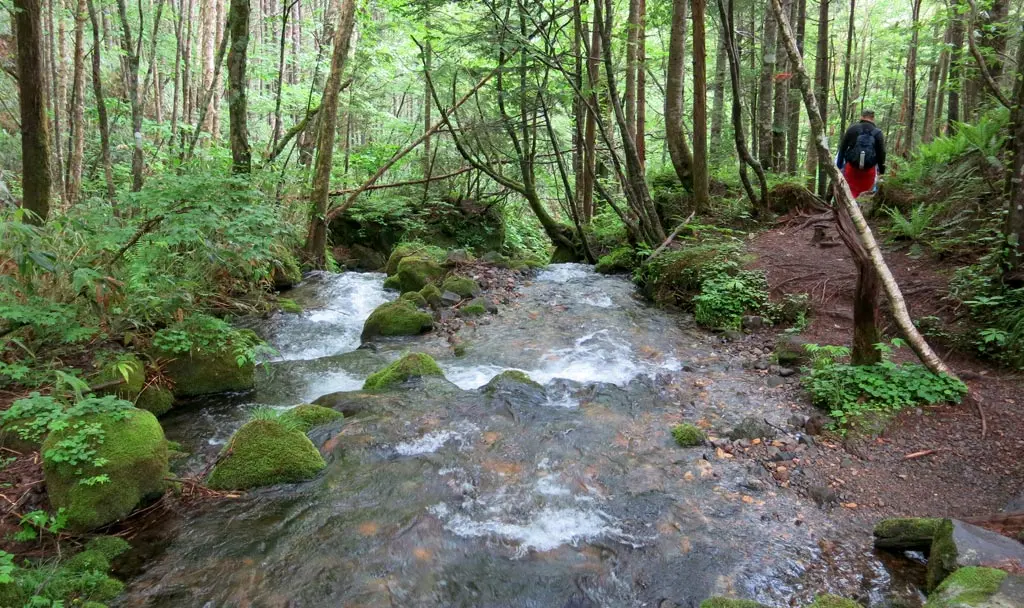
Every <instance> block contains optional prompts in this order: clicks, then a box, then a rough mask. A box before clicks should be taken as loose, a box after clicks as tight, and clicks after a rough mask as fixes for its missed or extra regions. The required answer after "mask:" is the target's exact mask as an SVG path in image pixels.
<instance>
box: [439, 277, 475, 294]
mask: <svg viewBox="0 0 1024 608" xmlns="http://www.w3.org/2000/svg"><path fill="white" fill-rule="evenodd" d="M441 290H442V291H450V292H452V293H457V294H459V295H460V296H462V297H463V298H472V297H474V296H476V295H478V294H479V293H480V286H479V285H477V283H476V281H474V280H473V279H471V278H469V277H460V276H450V277H448V278H447V279H445V280H444V283H442V284H441Z"/></svg>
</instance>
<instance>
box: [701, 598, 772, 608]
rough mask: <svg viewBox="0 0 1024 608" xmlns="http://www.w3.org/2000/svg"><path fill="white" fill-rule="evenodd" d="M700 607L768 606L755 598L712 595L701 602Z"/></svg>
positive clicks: (760, 607) (763, 607)
mask: <svg viewBox="0 0 1024 608" xmlns="http://www.w3.org/2000/svg"><path fill="white" fill-rule="evenodd" d="M700 608H768V607H767V606H765V605H764V604H759V603H757V602H755V601H754V600H734V599H730V598H727V597H711V598H708V599H706V600H704V601H703V602H701V603H700Z"/></svg>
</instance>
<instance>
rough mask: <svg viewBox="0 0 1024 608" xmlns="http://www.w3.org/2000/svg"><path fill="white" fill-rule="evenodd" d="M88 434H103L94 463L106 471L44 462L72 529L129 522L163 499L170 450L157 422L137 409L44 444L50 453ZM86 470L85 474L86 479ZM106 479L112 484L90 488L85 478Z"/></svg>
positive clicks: (98, 418)
mask: <svg viewBox="0 0 1024 608" xmlns="http://www.w3.org/2000/svg"><path fill="white" fill-rule="evenodd" d="M95 425H98V427H97V426H95ZM86 428H99V429H102V431H103V441H102V443H96V444H95V446H94V449H95V454H94V455H92V456H91V457H90V460H94V461H95V460H102V461H104V464H103V466H101V467H93V466H89V464H91V463H89V464H85V465H84V466H83V463H75V464H72V463H69V462H66V461H65V462H56V461H55V460H53V459H52V458H44V459H43V473H44V475H45V477H46V488H47V493H48V494H49V497H50V504H52V505H53V508H54V509H61V508H63V509H64V510H65V513H66V515H67V517H68V528H69V529H71V530H75V531H85V530H92V529H94V528H98V527H100V526H103V525H106V524H109V523H112V522H115V521H117V520H119V519H122V518H124V517H126V516H127V515H128V514H129V513H131V512H132V510H133V509H135V507H136V506H138V505H139V504H140V503H141V502H143V501H144V500H146V499H148V498H153V497H156V496H159V495H160V494H162V493H163V491H164V488H165V486H166V485H167V484H166V481H165V480H164V478H165V477H167V475H168V465H167V461H168V449H167V439H166V438H165V437H164V431H163V429H162V428H160V423H159V422H157V420H156V416H154V415H153V414H151V413H149V412H147V411H144V410H140V409H137V408H132V409H129V410H127V411H125V412H118V413H115V414H102V415H94V416H87V417H84V418H81V419H78V420H76V421H73V422H72V423H71V424H70V425H69V426H68V427H67V428H65V429H62V430H59V431H53V432H51V433H50V435H49V436H48V437H47V438H46V440H45V441H44V442H43V445H42V448H41V451H42V452H43V453H45V452H46V451H48V450H52V449H54V448H56V447H57V445H58V443H60V442H61V441H64V440H66V439H69V438H71V437H74V436H77V435H78V434H79V432H80V431H82V430H83V429H86ZM83 468H84V469H85V472H84V473H83ZM97 475H105V476H107V478H108V481H106V482H103V483H93V484H84V483H81V481H82V479H83V478H86V477H93V476H97Z"/></svg>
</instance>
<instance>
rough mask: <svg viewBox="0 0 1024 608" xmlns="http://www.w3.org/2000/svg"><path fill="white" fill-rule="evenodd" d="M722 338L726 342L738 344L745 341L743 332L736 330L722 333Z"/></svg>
mask: <svg viewBox="0 0 1024 608" xmlns="http://www.w3.org/2000/svg"><path fill="white" fill-rule="evenodd" d="M722 338H723V339H724V340H725V341H726V342H738V341H740V340H742V339H743V332H739V331H736V330H735V329H727V330H725V331H723V332H722Z"/></svg>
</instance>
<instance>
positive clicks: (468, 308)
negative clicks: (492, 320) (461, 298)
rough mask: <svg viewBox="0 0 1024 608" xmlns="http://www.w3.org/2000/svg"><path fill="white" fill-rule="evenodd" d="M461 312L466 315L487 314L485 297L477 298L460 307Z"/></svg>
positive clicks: (478, 315)
mask: <svg viewBox="0 0 1024 608" xmlns="http://www.w3.org/2000/svg"><path fill="white" fill-rule="evenodd" d="M459 314H460V315H462V316H464V317H481V316H483V315H485V314H487V303H486V302H484V300H483V298H475V299H473V300H472V301H470V302H469V303H468V304H466V305H465V306H463V307H462V308H460V309H459Z"/></svg>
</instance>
